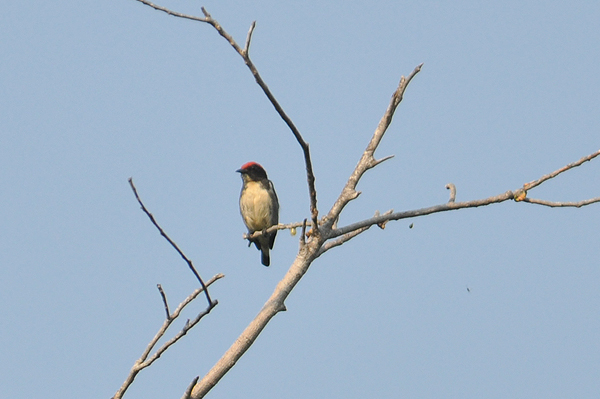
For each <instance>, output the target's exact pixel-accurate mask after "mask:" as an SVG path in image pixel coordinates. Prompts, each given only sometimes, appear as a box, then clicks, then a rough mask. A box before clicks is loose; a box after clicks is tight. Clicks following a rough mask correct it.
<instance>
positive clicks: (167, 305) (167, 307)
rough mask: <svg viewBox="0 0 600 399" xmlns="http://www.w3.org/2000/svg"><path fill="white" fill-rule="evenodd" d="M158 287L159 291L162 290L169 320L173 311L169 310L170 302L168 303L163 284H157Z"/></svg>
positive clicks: (161, 294) (161, 293)
mask: <svg viewBox="0 0 600 399" xmlns="http://www.w3.org/2000/svg"><path fill="white" fill-rule="evenodd" d="M156 287H157V288H158V292H160V296H161V298H162V300H163V304H164V305H165V313H166V314H167V320H169V319H170V318H171V313H170V312H169V304H168V303H167V296H166V295H165V292H164V291H163V289H162V286H161V285H160V284H156Z"/></svg>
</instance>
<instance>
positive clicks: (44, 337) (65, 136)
mask: <svg viewBox="0 0 600 399" xmlns="http://www.w3.org/2000/svg"><path fill="white" fill-rule="evenodd" d="M160 4H162V5H164V6H167V7H170V8H172V9H175V10H178V11H181V12H187V13H190V14H196V15H200V14H201V12H200V6H201V5H203V6H205V7H206V8H207V9H208V11H209V12H211V14H212V15H213V17H214V18H215V19H217V20H218V21H219V22H220V23H221V24H222V25H223V26H224V27H225V29H226V30H227V31H228V32H229V33H231V34H232V35H233V36H234V37H235V38H236V40H237V41H238V42H241V43H243V41H244V39H245V36H246V32H247V31H248V27H249V26H250V23H251V22H252V21H253V20H256V21H257V25H256V30H255V32H254V37H253V42H252V47H251V56H252V58H253V61H254V62H255V64H256V66H257V67H258V69H259V70H260V72H261V74H262V76H263V78H264V79H265V81H266V82H267V84H268V85H269V86H270V88H271V90H272V91H273V93H274V94H275V95H276V96H277V98H278V99H279V101H280V103H281V104H282V106H283V107H284V109H285V110H286V111H287V112H288V114H289V115H290V117H291V118H292V119H293V120H294V122H295V123H296V125H297V126H298V128H299V130H300V131H301V132H302V134H303V135H304V137H305V139H306V140H307V141H308V142H309V143H310V145H311V150H312V157H313V162H314V169H315V174H316V186H317V190H318V200H319V209H320V212H321V214H324V213H326V211H327V210H328V209H329V207H330V206H331V205H332V203H333V201H335V199H336V198H337V196H338V195H339V192H340V190H341V188H342V187H343V185H344V184H345V182H346V179H347V177H348V175H349V173H350V172H351V171H352V169H353V168H354V166H355V165H356V162H357V161H358V159H359V157H360V154H361V153H362V151H363V150H364V148H365V146H366V144H367V142H368V140H369V138H370V137H371V134H372V132H373V131H374V129H375V127H376V126H377V123H378V121H379V119H380V118H381V116H382V115H383V112H384V111H385V108H386V107H387V104H388V101H389V98H390V96H391V94H392V92H393V91H394V89H395V87H396V86H397V83H398V80H399V79H400V76H401V75H407V74H409V73H410V72H411V71H412V70H413V68H414V67H415V66H416V65H418V64H420V63H422V62H423V63H424V66H423V69H422V71H421V73H420V74H419V75H417V77H416V78H415V79H414V80H413V82H412V83H411V85H410V86H409V88H408V90H407V92H406V94H405V97H404V102H403V103H402V104H401V105H400V107H399V108H398V111H397V113H396V116H395V119H394V122H393V124H392V126H391V127H390V129H389V130H388V133H387V135H386V136H385V138H384V139H383V142H382V144H381V146H380V148H379V150H378V152H377V155H378V156H379V157H383V156H386V155H390V154H394V155H395V158H393V159H392V160H390V161H387V162H385V163H383V164H381V165H380V166H379V167H377V168H376V169H374V170H371V171H369V172H368V173H367V174H366V175H365V176H364V177H363V180H362V181H361V183H360V184H359V187H358V188H359V189H360V190H361V191H362V195H361V196H360V197H359V198H358V199H357V200H356V201H354V202H352V203H351V204H350V205H349V206H348V208H347V209H346V210H345V211H344V213H343V214H342V217H341V219H340V224H341V225H344V224H347V223H351V222H354V221H357V220H361V219H364V218H367V217H370V216H372V215H373V213H374V212H375V211H376V210H379V211H381V212H384V211H387V210H388V209H391V208H393V209H394V210H396V211H400V210H409V209H415V208H421V207H426V206H431V205H435V204H440V203H443V202H445V201H447V198H448V192H447V190H445V189H444V186H445V184H446V183H449V182H453V183H454V184H456V186H457V190H458V195H457V200H461V201H462V200H471V199H477V198H484V197H488V196H491V195H497V194H500V193H503V192H505V191H507V190H515V189H517V188H519V187H520V186H521V185H522V184H523V183H525V182H528V181H531V180H534V179H537V178H539V177H540V176H542V175H543V174H546V173H548V172H551V171H553V170H555V169H558V168H559V167H561V166H563V165H565V164H567V163H569V162H572V161H575V160H577V159H579V158H581V157H582V156H585V155H588V154H590V153H592V152H594V151H596V150H598V148H600V147H599V142H600V140H599V137H600V136H599V131H600V113H599V112H598V105H599V104H600V78H599V75H598V65H599V64H600V48H599V43H600V29H599V28H598V20H600V4H596V3H594V2H589V1H588V2H584V1H569V2H558V1H550V2H543V3H542V2H517V1H505V2H502V3H493V2H488V3H483V2H468V1H453V2H443V1H435V2H434V1H428V2H408V3H402V2H375V3H363V2H354V1H350V2H348V1H346V2H326V3H323V2H312V1H309V2H303V3H294V4H286V3H285V2H272V1H257V2H227V1H225V2H223V1H221V2H216V1H208V2H205V3H198V2H195V1H168V2H167V1H165V2H162V3H160ZM0 37H2V40H0V51H1V54H2V57H1V58H2V59H1V61H0V93H1V95H0V109H1V111H0V115H1V117H0V204H2V206H0V223H1V225H2V229H1V230H0V270H1V272H0V273H1V274H0V276H1V281H2V289H1V290H0V315H1V316H2V324H1V328H0V344H1V345H0V348H1V349H0V358H1V359H2V361H1V362H0V386H1V387H2V392H3V396H6V397H11V398H20V397H31V396H34V397H35V396H47V395H48V393H49V392H50V393H51V394H50V396H52V397H82V396H85V397H98V398H109V397H111V396H112V395H113V394H114V393H115V391H116V390H117V389H118V387H119V386H120V385H121V383H122V382H123V380H124V378H125V376H126V374H127V373H128V371H129V369H130V367H131V365H132V364H133V362H134V361H135V359H137V358H138V357H139V356H140V354H141V353H142V351H143V349H144V348H145V346H146V344H147V342H148V341H149V340H150V339H151V338H152V336H153V335H154V334H155V332H156V330H157V329H158V327H159V326H160V324H161V323H162V321H163V317H164V316H163V307H162V303H161V301H160V296H159V294H158V291H157V290H156V284H157V283H160V284H162V286H163V288H164V289H165V291H166V293H167V295H168V298H169V302H170V303H171V305H172V306H174V305H175V304H176V303H179V302H180V301H181V300H182V299H183V298H185V297H186V296H187V295H188V294H189V293H190V292H191V291H192V290H193V289H195V288H196V283H195V280H194V278H193V276H192V275H191V273H190V272H189V270H188V269H187V267H186V265H185V264H184V263H183V262H181V260H180V259H179V258H178V256H177V254H176V253H175V252H174V251H173V250H172V249H171V248H170V247H169V246H168V244H167V243H166V242H165V241H164V240H163V239H162V238H161V237H160V236H159V235H158V234H157V232H156V231H155V229H154V228H153V226H152V225H151V224H150V222H149V221H148V219H147V218H146V216H145V215H144V214H143V213H142V212H141V211H140V210H139V207H138V205H137V203H136V202H135V199H134V197H133V195H132V193H131V190H130V188H129V186H128V183H127V179H128V178H129V177H133V179H134V181H135V183H136V185H137V188H138V190H139V193H140V195H141V196H142V198H143V199H144V201H145V203H146V205H147V206H148V208H149V209H150V210H151V212H153V214H154V215H155V216H156V218H157V219H158V221H159V222H160V223H161V225H162V226H163V228H164V229H165V230H166V231H167V232H168V233H169V234H170V235H171V237H172V238H173V239H174V240H175V241H176V242H177V243H178V244H179V245H180V246H181V248H182V249H183V250H184V252H185V253H186V254H187V255H188V256H189V257H190V258H191V259H192V260H193V261H194V263H195V264H196V266H197V268H198V270H199V272H200V273H201V274H202V276H203V277H205V278H210V277H211V276H213V275H215V274H217V273H223V274H225V276H226V277H225V278H224V279H222V280H220V281H218V282H217V283H216V284H215V285H214V286H213V289H212V290H211V294H212V295H213V297H215V298H217V299H218V300H219V305H218V306H217V307H216V308H215V309H214V311H213V312H212V313H211V314H210V315H209V316H208V317H207V318H206V319H205V320H204V321H202V322H201V324H200V325H199V326H197V327H196V328H195V329H194V330H192V331H191V332H190V333H189V334H188V336H186V337H185V338H184V339H183V340H182V341H181V342H180V343H178V344H177V345H176V346H175V347H173V348H172V349H171V350H170V351H168V352H167V353H166V354H165V355H163V357H162V358H161V359H159V360H158V362H157V363H156V364H155V365H154V366H153V367H151V368H150V369H147V370H145V371H143V372H142V373H141V374H140V375H139V376H138V379H137V380H136V382H135V383H134V385H133V386H132V388H130V390H129V391H128V393H127V394H126V396H125V397H128V398H165V397H180V396H181V394H182V393H183V391H184V389H185V387H186V386H187V385H188V384H189V382H190V381H191V380H192V379H193V377H194V376H196V375H200V376H203V375H204V374H205V373H206V372H207V371H208V370H209V369H210V367H211V366H212V365H213V364H214V363H215V362H216V361H217V360H218V358H219V357H220V356H221V355H222V353H223V352H224V351H225V350H226V349H227V348H228V347H229V345H230V344H231V343H232V342H233V340H234V339H235V338H236V337H237V336H238V335H239V333H240V332H241V331H242V330H243V328H245V326H246V325H247V324H248V323H249V321H250V320H251V319H252V318H253V317H254V316H255V315H256V313H257V312H258V311H259V309H260V307H261V306H262V304H263V303H264V302H265V301H266V299H267V298H268V297H269V296H270V294H271V293H272V291H273V289H274V287H275V285H276V283H277V282H278V281H279V280H280V279H281V278H282V276H283V275H284V274H285V272H286V271H287V268H288V267H289V265H290V264H291V262H292V261H293V259H294V257H295V254H296V252H297V248H298V241H297V240H298V236H296V237H292V236H290V234H289V233H288V232H280V233H279V235H278V236H277V241H276V243H275V249H274V251H273V252H272V255H271V267H270V268H265V267H263V266H262V265H261V264H260V260H259V252H258V251H256V250H255V249H253V248H247V246H246V243H245V242H244V241H243V240H242V234H243V233H244V226H243V223H242V221H241V218H240V216H239V211H238V203H237V201H238V195H239V189H240V186H241V181H240V178H239V176H238V174H236V173H235V170H236V169H238V168H239V167H240V166H241V165H242V164H243V163H245V162H247V161H251V160H253V161H257V162H260V163H261V164H262V165H263V166H264V167H265V168H266V169H267V172H268V173H269V177H270V178H271V179H272V180H273V182H274V184H275V187H276V189H277V193H278V196H279V200H280V203H281V214H280V220H281V221H282V222H296V221H301V220H302V219H303V218H305V217H307V216H308V194H307V189H306V182H305V174H304V165H303V158H302V153H301V151H300V148H299V146H298V144H297V143H296V142H295V140H294V138H293V136H292V135H291V133H290V132H289V131H288V129H287V128H286V126H285V125H284V123H283V122H282V121H281V120H280V119H279V117H278V116H277V115H276V113H275V111H274V110H273V108H272V106H271V105H270V104H269V103H268V101H267V99H266V98H265V97H264V95H263V94H262V93H261V91H260V89H259V88H258V86H257V85H256V84H255V83H254V80H253V78H252V76H251V74H250V73H249V71H248V70H247V68H246V67H245V65H244V64H243V62H242V60H241V58H239V56H238V55H237V54H236V53H235V52H234V51H233V50H232V49H231V47H230V46H229V45H228V44H227V43H226V42H225V41H224V40H223V39H222V38H221V37H219V36H218V35H217V34H216V32H215V31H214V30H213V29H212V28H211V27H209V26H207V25H204V24H199V23H194V22H190V21H184V20H180V19H176V18H173V17H169V16H167V15H166V14H163V13H160V12H157V11H154V10H152V9H150V8H148V7H146V6H143V5H142V4H140V3H138V2H136V1H134V0H122V1H103V2H77V1H61V2H55V3H48V2H40V1H33V2H10V4H6V5H5V6H4V7H3V13H2V14H1V15H0ZM599 162H600V161H598V160H596V161H592V162H591V163H587V164H584V165H583V166H581V167H580V168H577V169H574V170H572V171H569V172H568V173H566V174H564V175H561V176H560V177H558V178H556V179H554V180H551V181H549V182H547V183H545V184H544V185H542V186H541V187H539V188H537V189H535V190H532V191H531V192H530V193H529V195H530V197H535V198H543V199H548V200H555V201H577V200H581V199H585V198H590V197H595V196H598V195H600V191H599V190H600V189H599V187H600V184H599V183H600V178H599V176H600V164H599ZM599 209H600V208H599V205H596V206H590V207H587V208H582V209H549V208H544V207H539V206H533V205H530V204H523V203H519V204H517V203H514V202H511V203H504V204H500V205H495V206H489V207H485V208H479V209H470V210H460V211H455V212H451V213H444V214H436V215H431V216H428V217H425V218H418V219H414V220H404V221H400V222H392V223H389V224H388V225H387V227H386V229H385V230H384V231H381V230H379V229H377V228H374V229H371V230H370V231H368V232H366V233H364V234H363V235H361V236H360V237H358V238H356V239H354V240H353V241H351V242H349V243H347V244H346V245H344V246H343V247H340V248H337V249H335V250H332V251H330V252H329V253H327V254H325V255H324V256H322V257H321V258H319V259H318V260H317V261H316V262H315V263H314V264H313V265H312V266H311V268H310V270H309V272H308V273H307V275H306V276H305V277H304V279H303V280H302V281H301V282H300V284H299V285H298V286H297V287H296V289H295V290H294V291H293V292H292V294H291V296H290V297H289V299H288V301H287V308H288V311H287V312H285V313H282V314H279V315H278V316H276V317H275V319H273V321H272V322H271V323H270V324H269V325H268V326H267V328H266V329H265V330H264V332H263V334H262V335H261V336H260V337H259V338H258V340H257V341H256V343H255V344H254V346H253V347H252V348H251V349H250V350H249V351H248V352H247V354H246V355H245V356H244V357H243V358H242V359H241V360H240V362H238V364H237V365H236V366H235V367H234V368H233V370H232V371H231V372H230V373H229V374H228V375H227V376H225V378H224V379H223V380H222V381H221V382H220V383H219V384H218V386H217V387H216V388H215V389H214V390H213V391H212V392H211V393H210V394H209V395H210V396H209V397H212V398H232V397H260V398H281V397H287V398H309V397H310V398H364V397H376V398H398V397H410V398H439V397H443V398H481V397H486V398H508V397H510V398H564V397H577V398H595V397H598V394H599V393H600V380H599V379H598V372H597V370H598V369H599V368H600V340H599V339H598V338H599V337H600V321H599V319H598V314H599V310H600V290H599V289H598V287H599V285H600V270H599V267H598V266H599V259H600V236H599V233H598V226H599V223H600V211H599ZM410 223H414V227H413V228H412V229H409V228H408V225H409V224H410ZM467 287H468V288H469V289H470V292H468V291H467ZM203 306H204V304H203V303H202V302H199V303H197V304H196V305H195V308H194V309H190V310H189V311H188V313H186V314H185V315H184V318H192V317H194V315H195V312H197V311H199V310H200V309H201V308H202V307H203ZM182 323H183V320H182V321H180V323H179V324H177V325H176V327H181V325H182ZM173 333H174V331H173Z"/></svg>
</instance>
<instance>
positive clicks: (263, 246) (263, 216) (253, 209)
mask: <svg viewBox="0 0 600 399" xmlns="http://www.w3.org/2000/svg"><path fill="white" fill-rule="evenodd" d="M236 172H239V173H241V174H242V192H241V193H240V213H241V214H242V219H244V224H245V225H246V227H247V228H248V234H252V233H254V232H255V231H263V230H265V229H267V228H269V227H271V226H273V225H276V224H277V223H279V201H278V200H277V194H276V193H275V187H273V183H272V182H271V180H269V178H268V177H267V172H266V171H265V169H264V168H263V167H262V166H260V165H259V164H257V163H256V162H248V163H246V164H244V165H242V167H241V168H240V169H238V170H236ZM276 235H277V231H274V232H272V233H268V234H263V235H261V236H260V237H258V238H255V239H252V240H250V243H254V245H256V248H257V249H258V250H259V251H261V262H262V264H263V265H265V266H269V264H270V263H271V261H270V258H269V249H273V244H274V243H275V236H276ZM248 245H250V244H248Z"/></svg>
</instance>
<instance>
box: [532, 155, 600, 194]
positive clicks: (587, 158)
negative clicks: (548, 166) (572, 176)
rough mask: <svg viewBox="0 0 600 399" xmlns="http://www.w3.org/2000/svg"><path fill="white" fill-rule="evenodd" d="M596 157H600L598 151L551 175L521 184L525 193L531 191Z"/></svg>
mask: <svg viewBox="0 0 600 399" xmlns="http://www.w3.org/2000/svg"><path fill="white" fill-rule="evenodd" d="M598 155H600V150H598V151H596V152H594V153H593V154H590V155H588V156H585V157H583V158H581V159H580V160H579V161H575V162H573V163H570V164H568V165H565V166H563V167H562V168H560V169H558V170H555V171H554V172H552V173H548V174H547V175H544V176H542V177H540V178H539V179H537V180H534V181H531V182H529V183H525V184H523V189H524V190H525V191H527V190H531V189H532V188H534V187H537V186H539V185H540V184H542V183H543V182H545V181H546V180H549V179H552V178H554V177H556V176H558V175H559V174H561V173H563V172H566V171H567V170H569V169H573V168H575V167H577V166H579V165H581V164H582V163H584V162H587V161H591V160H592V159H594V158H596V157H597V156H598Z"/></svg>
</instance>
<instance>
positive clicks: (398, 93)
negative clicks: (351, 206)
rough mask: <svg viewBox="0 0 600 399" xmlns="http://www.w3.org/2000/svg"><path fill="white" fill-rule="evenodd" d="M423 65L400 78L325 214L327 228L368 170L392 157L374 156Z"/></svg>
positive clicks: (355, 195)
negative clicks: (363, 148)
mask: <svg viewBox="0 0 600 399" xmlns="http://www.w3.org/2000/svg"><path fill="white" fill-rule="evenodd" d="M422 66H423V64H420V65H418V66H417V67H416V68H415V69H414V70H413V71H412V72H411V74H410V75H408V77H406V78H405V77H404V76H402V77H401V78H400V83H399V84H398V88H397V89H396V90H395V91H394V93H393V94H392V98H391V100H390V104H389V105H388V108H387V110H386V111H385V114H383V117H382V118H381V121H379V125H377V129H375V133H373V137H372V138H371V141H370V142H369V144H368V145H367V148H366V149H365V151H364V152H363V155H362V157H361V159H360V160H359V161H358V164H357V165H356V167H355V168H354V171H353V172H352V174H351V175H350V178H349V179H348V182H347V183H346V185H345V186H344V188H343V189H342V193H341V194H340V196H339V197H338V199H337V201H336V202H335V203H334V204H333V207H331V210H330V211H329V213H328V214H327V216H325V218H324V219H326V220H327V221H326V222H325V226H327V228H331V226H332V225H333V223H334V221H335V220H337V219H338V217H339V215H340V213H341V212H342V210H343V209H344V207H345V206H346V205H347V204H348V203H349V202H350V201H352V200H353V199H355V198H357V197H358V196H359V194H360V193H359V192H357V191H356V186H357V184H358V182H359V181H360V178H361V177H362V175H363V174H364V173H365V172H366V171H367V170H369V169H371V168H373V167H375V166H377V165H379V164H380V163H381V162H383V161H385V160H387V159H389V158H390V157H386V158H383V159H381V160H379V161H377V160H375V157H374V154H375V150H376V149H377V147H378V146H379V143H380V142H381V139H382V138H383V135H384V134H385V132H386V131H387V128H388V127H389V126H390V124H391V123H392V119H393V117H394V113H395V112H396V108H397V107H398V105H400V102H401V101H402V98H403V96H404V91H405V90H406V88H407V87H408V84H409V83H410V81H411V80H412V78H414V77H415V75H416V74H417V73H419V72H420V71H421V67H422Z"/></svg>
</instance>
